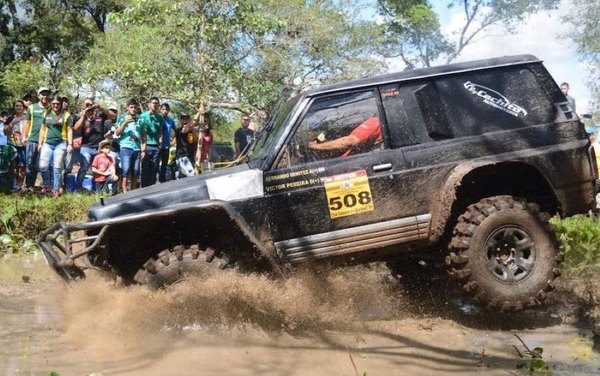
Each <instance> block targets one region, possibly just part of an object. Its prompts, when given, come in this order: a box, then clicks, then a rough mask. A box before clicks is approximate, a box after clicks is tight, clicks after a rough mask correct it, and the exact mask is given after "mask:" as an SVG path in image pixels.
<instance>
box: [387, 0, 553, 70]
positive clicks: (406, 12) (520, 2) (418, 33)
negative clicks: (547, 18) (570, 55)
mask: <svg viewBox="0 0 600 376" xmlns="http://www.w3.org/2000/svg"><path fill="white" fill-rule="evenodd" d="M559 2H560V0H446V4H447V5H448V7H450V8H452V7H454V6H456V7H457V9H460V10H462V11H463V12H464V14H463V16H464V23H463V24H462V25H461V27H460V29H459V30H457V31H456V35H454V36H453V38H455V40H452V41H451V40H449V39H448V38H446V37H445V36H444V35H442V33H441V32H440V25H439V22H438V18H437V15H436V14H435V13H434V11H433V9H432V5H431V2H430V1H428V0H378V5H379V11H380V14H381V15H382V16H384V18H385V20H386V22H385V23H384V25H383V29H384V32H385V38H386V42H387V43H386V49H387V50H388V51H390V52H391V55H392V56H399V57H400V58H402V60H403V61H404V63H405V64H406V65H407V67H408V68H415V67H418V66H430V65H431V64H432V63H433V62H434V61H436V60H438V59H444V60H445V61H446V62H451V61H453V60H454V59H456V58H457V57H458V56H459V54H460V53H461V52H462V50H463V49H464V48H465V47H466V46H467V45H469V44H471V43H472V42H473V40H474V38H475V37H477V36H480V34H481V33H482V31H483V30H485V29H488V28H490V27H491V26H499V27H501V28H503V29H504V30H505V31H507V32H511V31H513V30H514V27H515V25H516V24H517V23H518V22H522V21H523V20H524V19H525V18H526V17H527V16H529V15H531V14H533V13H536V12H539V11H542V10H549V9H554V8H556V7H557V6H558V4H559Z"/></svg>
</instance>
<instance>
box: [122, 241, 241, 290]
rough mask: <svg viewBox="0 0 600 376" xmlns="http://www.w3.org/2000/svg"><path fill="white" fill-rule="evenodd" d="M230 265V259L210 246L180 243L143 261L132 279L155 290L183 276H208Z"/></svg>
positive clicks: (230, 266)
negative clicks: (203, 246)
mask: <svg viewBox="0 0 600 376" xmlns="http://www.w3.org/2000/svg"><path fill="white" fill-rule="evenodd" d="M230 268H233V263H232V262H231V260H230V259H229V258H228V257H227V256H225V255H223V254H222V253H220V252H218V251H215V250H214V249H212V248H210V247H207V248H202V247H200V246H199V245H192V246H183V245H180V246H176V247H174V248H172V249H166V250H164V251H162V252H160V253H159V254H158V255H157V256H156V257H152V258H150V259H149V260H148V261H146V262H145V263H144V265H143V266H142V267H141V268H140V269H139V270H138V271H137V273H136V274H135V276H134V280H135V281H136V282H137V283H139V284H141V285H145V286H147V287H149V288H150V289H158V288H161V287H165V286H168V285H171V284H173V283H175V282H178V281H180V280H182V279H183V278H185V276H186V275H190V274H194V275H202V276H210V275H212V274H213V273H215V272H217V271H221V270H223V269H230Z"/></svg>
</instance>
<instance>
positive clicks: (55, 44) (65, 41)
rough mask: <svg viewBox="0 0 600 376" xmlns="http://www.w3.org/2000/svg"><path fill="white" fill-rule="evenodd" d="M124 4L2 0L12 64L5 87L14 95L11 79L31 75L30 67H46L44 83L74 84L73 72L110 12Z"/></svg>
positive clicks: (0, 24) (0, 28)
mask: <svg viewBox="0 0 600 376" xmlns="http://www.w3.org/2000/svg"><path fill="white" fill-rule="evenodd" d="M119 4H120V2H117V1H113V0H87V1H86V0H73V1H63V0H24V1H20V2H18V5H19V7H18V8H17V2H16V1H14V0H4V1H2V2H0V35H1V37H0V41H2V40H3V41H4V43H2V42H0V50H1V51H2V52H3V54H2V59H3V60H4V61H3V63H4V64H8V66H7V69H3V71H2V72H0V81H1V82H3V83H4V85H5V86H4V87H3V88H2V87H0V91H1V90H5V91H9V92H10V94H13V95H14V94H15V91H16V89H15V88H14V87H12V88H9V87H7V86H6V85H7V83H9V82H15V81H16V78H17V77H21V78H30V76H29V75H28V74H29V73H35V74H34V76H35V77H36V78H37V77H38V76H39V73H41V72H43V73H44V74H45V78H44V79H43V81H42V83H43V84H44V85H46V86H49V87H51V88H54V89H63V90H65V89H69V88H71V89H73V88H72V87H69V86H70V84H71V80H70V78H71V74H72V72H73V71H74V70H75V69H77V68H78V64H79V63H80V62H81V61H82V60H83V59H84V57H85V56H86V54H87V52H88V50H89V48H90V47H91V46H93V44H94V41H95V38H96V37H97V35H99V34H101V33H102V32H103V31H104V29H105V27H106V17H107V15H108V14H109V13H110V12H112V11H118V10H120V9H121V5H119ZM2 44H4V48H1V47H2ZM21 68H22V69H21ZM9 74H10V75H12V76H13V77H7V75H9ZM29 81H36V80H33V79H30V80H29ZM27 83H30V82H27ZM73 84H74V85H75V87H76V84H77V83H73ZM33 89H34V87H30V88H28V91H31V90H33ZM22 94H23V93H20V95H22Z"/></svg>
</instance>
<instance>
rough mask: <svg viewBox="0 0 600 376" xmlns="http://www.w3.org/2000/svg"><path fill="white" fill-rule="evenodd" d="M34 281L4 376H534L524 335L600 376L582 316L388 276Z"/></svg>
mask: <svg viewBox="0 0 600 376" xmlns="http://www.w3.org/2000/svg"><path fill="white" fill-rule="evenodd" d="M15 268H16V269H19V268H22V266H21V265H16V266H13V268H12V269H15ZM20 274H23V273H22V272H21V271H20V270H17V271H16V272H15V273H14V276H15V277H14V278H11V279H10V280H8V281H3V280H2V277H0V318H1V320H0V348H1V350H0V374H6V375H44V374H46V373H48V372H50V371H55V372H58V373H59V374H60V375H88V374H93V373H101V374H103V375H105V376H108V375H140V374H143V375H165V374H169V375H192V374H194V375H224V374H226V375H255V374H256V375H363V374H365V373H366V374H367V375H391V374H427V375H443V374H447V373H450V372H452V373H454V374H459V375H463V374H464V375H469V374H479V373H484V374H486V375H513V374H526V372H525V370H524V369H523V368H521V369H520V368H518V367H519V366H522V365H523V362H524V360H523V359H520V358H519V356H518V355H517V351H516V350H515V348H514V346H516V347H517V348H519V350H520V351H521V352H523V351H524V349H523V345H522V344H521V343H520V342H519V341H518V339H517V338H516V337H515V334H517V335H518V336H519V337H520V338H521V339H522V340H523V342H524V343H525V344H526V345H527V346H529V347H530V348H531V349H533V348H534V347H541V348H543V349H544V353H543V356H544V360H545V361H546V362H547V364H548V365H549V367H550V369H551V370H552V371H553V372H554V374H558V375H593V374H598V373H600V356H599V355H598V353H595V352H594V351H593V345H594V344H593V339H592V334H591V330H590V329H589V326H586V324H585V323H582V322H580V321H577V320H576V315H574V311H575V307H566V308H567V309H565V305H564V304H559V303H558V302H557V303H555V304H553V305H551V306H548V307H546V308H545V309H543V310H538V311H528V312H525V313H521V314H514V315H503V316H497V315H490V314H487V313H486V312H481V311H479V310H478V309H477V308H474V307H471V306H470V305H469V303H468V302H466V301H463V300H461V298H460V296H459V295H457V294H454V293H453V292H452V290H451V289H448V287H447V286H445V282H444V281H443V280H442V281H438V282H439V283H438V282H436V283H433V285H428V284H427V283H425V282H423V287H424V288H422V289H410V290H409V291H407V290H406V289H403V288H402V286H398V285H396V284H394V283H390V282H389V281H388V280H386V279H385V278H384V274H382V271H381V270H378V269H377V268H364V267H361V268H353V269H345V270H338V271H333V272H323V271H321V272H315V271H304V272H299V273H298V274H297V275H294V276H292V277H290V278H288V279H285V280H279V281H273V280H270V279H268V278H266V277H263V276H242V275H238V274H235V273H229V274H222V275H218V276H215V277H211V278H210V279H208V280H201V279H198V278H190V279H189V280H187V281H185V282H182V283H179V284H177V285H175V286H173V287H172V288H171V289H169V290H167V291H160V292H149V291H147V290H145V289H143V288H137V287H129V288H124V287H121V286H116V285H114V284H113V283H111V282H107V281H105V280H103V279H101V278H99V277H92V278H89V279H88V280H86V281H83V282H82V283H78V284H76V285H73V286H70V287H68V288H66V287H65V286H64V285H63V284H62V283H61V282H60V281H58V280H57V279H55V278H54V277H52V276H51V277H43V278H38V277H35V276H34V277H32V278H31V279H30V280H29V283H24V282H22V279H20V278H19V275H20ZM29 274H32V273H30V272H28V275H29Z"/></svg>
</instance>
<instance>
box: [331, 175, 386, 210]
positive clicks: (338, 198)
mask: <svg viewBox="0 0 600 376" xmlns="http://www.w3.org/2000/svg"><path fill="white" fill-rule="evenodd" d="M321 181H322V182H323V183H324V185H325V193H326V194H327V205H328V207H329V216H330V217H331V218H332V219H333V218H341V217H347V216H349V215H355V214H360V213H365V212H368V211H373V210H375V206H374V205H373V196H372V195H371V186H370V185H369V178H368V176H367V171H366V170H359V171H354V172H350V173H347V174H341V175H333V176H328V177H323V178H321Z"/></svg>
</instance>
